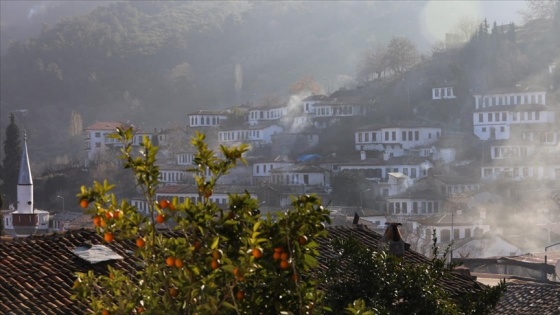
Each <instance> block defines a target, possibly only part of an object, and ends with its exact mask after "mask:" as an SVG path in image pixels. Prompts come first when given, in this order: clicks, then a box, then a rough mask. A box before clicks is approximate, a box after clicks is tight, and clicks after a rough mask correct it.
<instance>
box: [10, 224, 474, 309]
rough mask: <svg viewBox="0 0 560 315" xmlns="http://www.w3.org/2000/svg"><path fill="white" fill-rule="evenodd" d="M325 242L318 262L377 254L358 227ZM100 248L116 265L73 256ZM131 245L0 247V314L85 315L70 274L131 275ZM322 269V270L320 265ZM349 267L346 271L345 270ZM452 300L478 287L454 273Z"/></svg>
mask: <svg viewBox="0 0 560 315" xmlns="http://www.w3.org/2000/svg"><path fill="white" fill-rule="evenodd" d="M328 229H329V232H330V237H329V239H322V240H321V241H320V249H319V251H320V253H321V257H320V259H319V260H320V261H321V260H324V259H326V258H329V257H333V256H334V255H335V253H333V252H332V251H333V249H332V247H331V246H330V245H329V244H330V243H329V242H330V239H331V238H339V237H343V238H347V237H349V236H351V235H353V236H355V237H356V238H357V239H359V240H360V241H361V242H363V243H364V244H365V245H366V246H369V247H373V248H377V245H378V242H379V240H380V238H381V235H380V234H378V233H376V232H374V231H373V230H371V229H369V228H366V227H364V226H346V227H329V228H328ZM88 243H90V244H92V245H99V244H103V245H105V246H107V247H108V248H110V249H111V250H112V251H113V252H114V253H115V254H117V255H120V256H122V257H123V259H122V260H110V261H106V262H100V263H96V264H92V263H89V262H88V261H86V260H84V259H82V258H79V257H78V256H77V255H75V254H74V253H73V251H74V250H75V249H76V247H80V246H84V244H88ZM134 249H135V245H134V243H133V242H132V241H115V242H113V243H111V244H106V243H103V240H102V238H101V236H99V235H97V234H96V233H95V232H94V231H90V230H74V231H69V232H66V233H64V234H53V235H48V236H40V237H28V238H22V239H13V240H9V241H1V242H0V266H2V268H0V301H1V302H0V314H84V313H87V312H91V310H90V309H89V307H88V306H87V305H85V304H83V303H81V302H80V301H74V300H71V299H70V296H71V295H72V289H71V288H72V285H73V283H74V281H75V279H76V278H75V273H76V272H86V271H88V270H94V271H95V272H96V273H99V274H105V275H106V274H107V265H111V266H113V267H114V268H117V269H121V270H125V271H127V272H128V273H132V272H134V270H135V267H134V266H136V265H137V264H136V259H135V257H134V256H133V254H132V253H133V252H134ZM404 259H405V261H408V262H410V263H419V264H428V263H430V261H429V260H428V259H427V258H426V257H424V256H422V255H421V254H419V253H416V252H413V251H406V253H405V256H404ZM321 267H322V268H324V267H325V265H321ZM351 267H352V266H347V268H351ZM440 285H441V286H442V287H443V288H445V290H447V291H448V292H449V293H451V294H452V296H457V295H460V294H462V293H464V292H467V291H478V290H480V289H481V288H482V287H483V286H482V285H481V284H480V283H478V282H476V281H474V280H472V278H470V277H468V276H464V275H461V274H458V273H455V272H450V273H449V274H448V277H445V278H444V279H442V280H441V281H440Z"/></svg>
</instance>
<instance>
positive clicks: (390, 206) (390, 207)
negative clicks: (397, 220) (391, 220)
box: [389, 202, 395, 213]
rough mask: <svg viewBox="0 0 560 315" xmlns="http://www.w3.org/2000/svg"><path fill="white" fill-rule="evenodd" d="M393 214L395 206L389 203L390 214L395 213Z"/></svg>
mask: <svg viewBox="0 0 560 315" xmlns="http://www.w3.org/2000/svg"><path fill="white" fill-rule="evenodd" d="M393 212H395V204H394V203H392V202H389V213H393Z"/></svg>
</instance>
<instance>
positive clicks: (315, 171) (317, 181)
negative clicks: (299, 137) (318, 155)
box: [270, 164, 330, 187]
mask: <svg viewBox="0 0 560 315" xmlns="http://www.w3.org/2000/svg"><path fill="white" fill-rule="evenodd" d="M329 173H330V172H329V171H328V170H327V169H324V168H322V167H319V166H314V165H307V164H296V165H291V166H285V167H282V168H274V169H272V170H271V171H270V174H271V176H272V183H274V184H278V185H290V186H298V185H299V186H302V185H303V186H320V187H324V186H325V185H327V184H329Z"/></svg>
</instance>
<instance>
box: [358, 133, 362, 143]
mask: <svg viewBox="0 0 560 315" xmlns="http://www.w3.org/2000/svg"><path fill="white" fill-rule="evenodd" d="M358 142H362V133H361V132H360V133H358Z"/></svg>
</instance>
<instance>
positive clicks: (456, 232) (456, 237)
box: [453, 229, 461, 240]
mask: <svg viewBox="0 0 560 315" xmlns="http://www.w3.org/2000/svg"><path fill="white" fill-rule="evenodd" d="M460 235H461V234H460V233H459V229H454V230H453V239H454V240H458V239H460Z"/></svg>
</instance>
